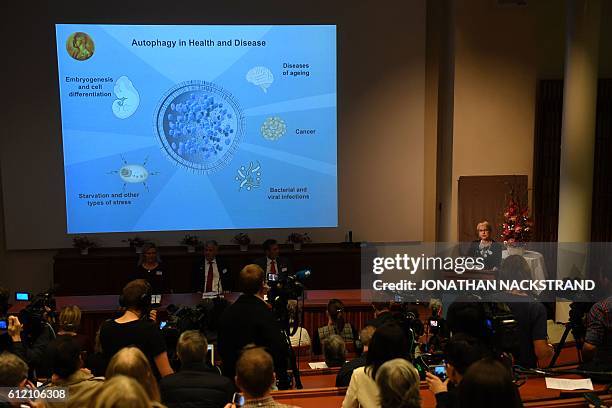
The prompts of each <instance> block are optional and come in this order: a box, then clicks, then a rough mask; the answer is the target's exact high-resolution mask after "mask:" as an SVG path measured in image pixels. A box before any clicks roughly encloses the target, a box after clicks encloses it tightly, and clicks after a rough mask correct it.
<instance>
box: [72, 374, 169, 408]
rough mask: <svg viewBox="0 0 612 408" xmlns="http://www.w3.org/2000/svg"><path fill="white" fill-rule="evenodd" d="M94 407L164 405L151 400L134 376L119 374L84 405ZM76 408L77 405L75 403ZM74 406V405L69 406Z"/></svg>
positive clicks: (127, 407) (143, 407) (128, 407)
mask: <svg viewBox="0 0 612 408" xmlns="http://www.w3.org/2000/svg"><path fill="white" fill-rule="evenodd" d="M86 406H89V407H92V408H155V407H160V408H161V407H163V405H161V404H160V403H158V402H155V401H151V400H150V399H149V396H148V395H147V393H146V391H145V390H144V388H143V387H142V386H141V385H140V384H139V383H138V381H136V380H134V379H133V378H130V377H127V376H124V375H118V376H115V377H113V378H111V379H110V380H107V381H106V382H105V383H104V385H103V386H102V387H100V391H99V392H98V393H96V394H95V395H94V396H93V400H91V401H89V402H86V405H81V406H80V407H79V408H82V407H86ZM73 407H74V408H76V407H77V405H73ZM68 408H72V407H68Z"/></svg>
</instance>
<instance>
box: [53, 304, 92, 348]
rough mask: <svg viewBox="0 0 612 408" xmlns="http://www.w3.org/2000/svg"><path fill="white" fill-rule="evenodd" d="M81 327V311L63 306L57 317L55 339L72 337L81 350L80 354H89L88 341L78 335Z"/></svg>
mask: <svg viewBox="0 0 612 408" xmlns="http://www.w3.org/2000/svg"><path fill="white" fill-rule="evenodd" d="M80 326H81V309H80V308H79V307H78V306H76V305H72V306H65V307H64V308H63V309H62V311H61V312H60V316H59V331H58V332H57V337H62V336H68V337H73V338H74V339H75V340H76V342H77V343H78V345H79V347H80V348H81V352H89V351H90V347H89V345H88V344H89V339H88V338H87V336H85V335H84V334H80V333H78V331H79V328H80Z"/></svg>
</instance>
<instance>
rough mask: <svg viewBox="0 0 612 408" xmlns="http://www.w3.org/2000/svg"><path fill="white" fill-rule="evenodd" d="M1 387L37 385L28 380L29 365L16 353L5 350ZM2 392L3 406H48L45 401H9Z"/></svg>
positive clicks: (0, 367) (1, 361)
mask: <svg viewBox="0 0 612 408" xmlns="http://www.w3.org/2000/svg"><path fill="white" fill-rule="evenodd" d="M0 387H10V388H13V389H34V388H35V386H34V384H32V383H31V382H30V381H29V380H28V365H27V364H26V363H25V362H24V361H23V360H22V359H20V358H19V357H17V356H16V355H15V354H12V353H9V352H8V351H5V352H3V353H1V354H0ZM2 394H4V393H0V407H2V408H23V407H30V408H46V405H45V403H44V401H20V402H8V401H6V400H5V399H4V395H2Z"/></svg>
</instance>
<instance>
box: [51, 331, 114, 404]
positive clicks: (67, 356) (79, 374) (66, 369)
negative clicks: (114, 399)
mask: <svg viewBox="0 0 612 408" xmlns="http://www.w3.org/2000/svg"><path fill="white" fill-rule="evenodd" d="M47 354H48V356H49V361H50V363H51V366H50V368H51V373H52V376H51V383H50V385H49V386H48V388H49V389H53V388H68V395H69V397H68V398H69V399H70V398H72V397H73V396H76V395H78V394H79V393H92V392H95V390H96V389H97V388H98V387H100V386H101V385H102V382H103V379H102V378H99V377H94V376H93V374H91V372H90V371H89V370H87V369H85V368H83V360H82V358H81V347H80V345H79V343H78V342H77V341H76V339H74V338H73V337H71V336H62V337H58V338H57V339H55V340H53V341H52V342H51V344H49V347H48V348H47ZM47 405H48V406H49V407H50V408H53V407H64V406H65V403H64V402H60V401H56V402H52V401H48V402H47Z"/></svg>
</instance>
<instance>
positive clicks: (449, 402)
mask: <svg viewBox="0 0 612 408" xmlns="http://www.w3.org/2000/svg"><path fill="white" fill-rule="evenodd" d="M458 390H459V388H458V387H456V386H454V384H453V383H451V382H449V383H448V391H447V392H439V393H437V394H436V395H435V398H436V408H458V407H459V392H458Z"/></svg>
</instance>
